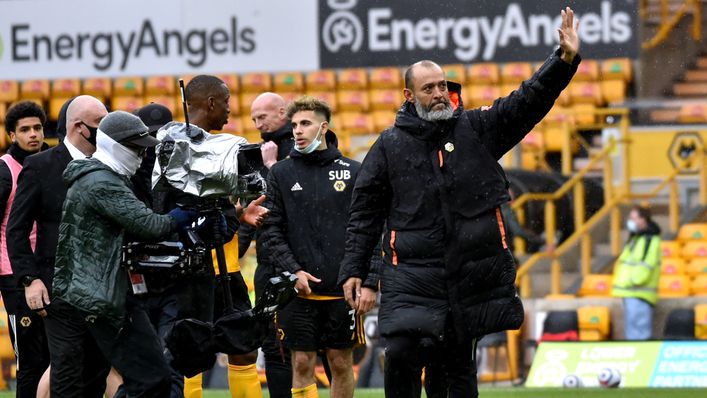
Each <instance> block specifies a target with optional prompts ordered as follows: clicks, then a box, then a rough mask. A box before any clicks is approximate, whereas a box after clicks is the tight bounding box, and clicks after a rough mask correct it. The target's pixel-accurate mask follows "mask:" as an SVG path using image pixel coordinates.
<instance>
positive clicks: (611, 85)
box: [599, 80, 626, 104]
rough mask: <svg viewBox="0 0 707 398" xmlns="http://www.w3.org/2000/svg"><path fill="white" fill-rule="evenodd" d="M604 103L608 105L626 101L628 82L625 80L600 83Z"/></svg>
mask: <svg viewBox="0 0 707 398" xmlns="http://www.w3.org/2000/svg"><path fill="white" fill-rule="evenodd" d="M599 85H600V86H601V95H602V96H603V99H604V102H606V103H608V104H614V103H622V102H624V101H626V82H625V81H623V80H604V81H602V82H600V83H599Z"/></svg>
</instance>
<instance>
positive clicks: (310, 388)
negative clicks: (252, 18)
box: [262, 97, 378, 398]
mask: <svg viewBox="0 0 707 398" xmlns="http://www.w3.org/2000/svg"><path fill="white" fill-rule="evenodd" d="M287 118H288V119H290V120H291V125H292V130H293V134H294V138H295V147H294V150H293V151H292V152H291V153H290V157H289V158H288V159H285V160H281V161H280V162H278V163H276V164H275V165H274V166H273V167H272V168H271V169H270V173H269V174H268V193H267V199H266V204H265V207H267V208H268V209H270V215H269V217H268V218H267V219H266V220H265V223H264V226H263V230H262V234H263V235H262V244H263V249H264V250H265V253H267V254H268V255H269V256H270V262H271V264H273V265H274V267H275V268H276V269H277V270H279V271H289V272H291V273H292V274H295V275H296V276H297V278H298V282H297V285H296V288H297V289H298V290H299V297H298V298H296V299H295V300H294V301H293V302H292V303H290V304H289V305H288V306H287V307H285V308H284V309H283V310H282V311H281V316H280V318H281V325H282V328H283V330H284V333H285V345H286V346H287V348H289V349H290V350H291V352H292V368H293V375H292V396H293V397H307V398H311V397H317V396H318V393H317V387H316V382H315V379H314V367H315V365H316V359H317V351H318V350H319V349H325V350H326V356H327V359H328V362H329V365H330V367H331V373H332V382H331V396H332V397H335V398H351V397H352V396H353V390H354V378H353V359H352V354H351V349H352V347H353V346H354V345H355V344H357V343H361V342H362V341H363V339H364V336H363V333H362V331H361V326H362V325H361V324H360V322H358V319H357V318H359V316H360V315H362V314H363V313H365V312H367V311H369V310H370V309H371V308H372V307H373V305H374V304H375V299H376V290H375V289H376V288H377V282H378V281H377V278H376V276H375V275H374V274H371V275H370V278H369V279H367V280H366V281H365V283H364V284H363V286H364V287H363V288H362V289H361V290H360V291H359V294H360V296H359V297H358V298H357V300H356V305H355V308H351V307H350V306H349V305H348V304H347V303H346V301H345V300H344V297H343V293H342V290H341V289H340V288H339V287H338V285H337V279H338V275H339V263H340V262H341V260H342V258H343V255H344V237H345V234H346V223H347V220H348V211H349V203H350V201H351V192H352V189H353V186H354V182H355V181H356V176H357V174H358V170H359V167H360V163H358V162H356V161H354V160H351V159H348V158H345V157H344V156H342V154H341V152H339V150H338V149H337V138H336V135H335V134H334V133H333V132H332V131H331V130H329V121H330V120H331V110H330V108H329V106H328V105H327V104H326V103H324V102H322V101H320V100H318V99H315V98H311V97H303V98H300V99H298V100H297V101H295V102H294V103H292V104H291V105H290V106H289V107H288V109H287Z"/></svg>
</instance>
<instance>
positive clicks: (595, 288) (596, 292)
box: [577, 274, 612, 297]
mask: <svg viewBox="0 0 707 398" xmlns="http://www.w3.org/2000/svg"><path fill="white" fill-rule="evenodd" d="M611 283H612V276H611V275H605V274H588V275H584V277H583V278H582V286H581V287H580V288H579V292H577V295H578V296H580V297H608V296H609V295H611Z"/></svg>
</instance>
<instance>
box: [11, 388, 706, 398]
mask: <svg viewBox="0 0 707 398" xmlns="http://www.w3.org/2000/svg"><path fill="white" fill-rule="evenodd" d="M14 396H15V392H14V391H3V392H0V398H10V397H14ZM319 396H320V397H321V398H329V390H325V389H321V390H319ZM569 396H571V397H572V398H593V397H598V398H609V397H617V398H618V397H620V398H648V397H650V398H704V397H707V389H697V388H692V389H687V388H686V389H673V388H650V389H649V388H618V389H613V390H606V389H598V388H579V389H576V390H569V389H562V388H523V387H520V388H482V389H481V390H480V391H479V397H480V398H567V397H569ZM354 397H355V398H383V397H384V395H383V390H376V389H361V390H356V392H355V393H354ZM204 398H231V395H230V394H229V393H228V391H226V390H206V391H204ZM263 398H268V394H267V390H263Z"/></svg>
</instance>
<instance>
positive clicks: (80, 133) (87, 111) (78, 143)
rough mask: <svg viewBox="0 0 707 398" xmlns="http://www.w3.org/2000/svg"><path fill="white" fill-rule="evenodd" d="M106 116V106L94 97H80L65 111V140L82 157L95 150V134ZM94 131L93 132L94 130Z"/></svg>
mask: <svg viewBox="0 0 707 398" xmlns="http://www.w3.org/2000/svg"><path fill="white" fill-rule="evenodd" d="M107 114H108V111H107V110H106V106H105V105H104V104H103V103H102V102H101V101H99V100H98V99H97V98H95V97H91V96H90V95H80V96H78V97H76V98H74V100H73V101H71V104H69V107H68V108H67V109H66V139H67V140H69V142H71V144H72V145H73V146H74V147H76V148H77V149H78V150H79V151H81V152H83V154H84V155H86V156H89V155H91V154H92V153H93V152H94V151H95V150H96V145H95V141H94V140H95V134H93V133H92V132H91V129H95V128H98V124H99V123H100V122H101V119H103V117H104V116H105V115H107ZM94 131H95V130H94Z"/></svg>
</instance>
